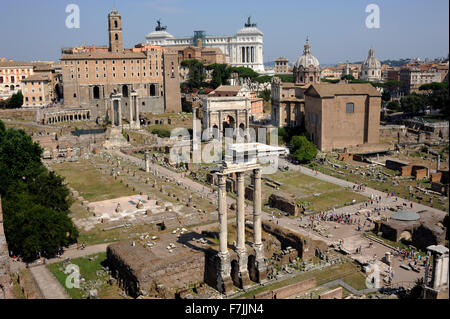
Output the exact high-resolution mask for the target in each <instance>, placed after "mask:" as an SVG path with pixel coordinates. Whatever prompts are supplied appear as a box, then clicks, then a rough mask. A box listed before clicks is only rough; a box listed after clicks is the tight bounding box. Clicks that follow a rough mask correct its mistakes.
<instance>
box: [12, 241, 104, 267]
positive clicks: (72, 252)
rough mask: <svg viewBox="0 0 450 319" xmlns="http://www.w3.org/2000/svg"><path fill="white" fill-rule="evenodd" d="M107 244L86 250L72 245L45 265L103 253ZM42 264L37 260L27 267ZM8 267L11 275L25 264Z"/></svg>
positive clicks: (18, 263)
mask: <svg viewBox="0 0 450 319" xmlns="http://www.w3.org/2000/svg"><path fill="white" fill-rule="evenodd" d="M109 244H110V243H106V244H99V245H93V246H86V248H85V249H83V250H82V249H77V246H76V245H72V246H70V247H69V248H68V249H65V250H64V254H63V256H62V257H61V258H58V257H55V258H50V259H46V260H45V263H46V264H54V263H57V262H60V261H63V260H64V259H66V258H78V257H83V256H89V255H93V254H97V253H101V252H105V251H106V248H107V247H108V245H109ZM43 263H44V261H43V259H39V260H36V261H35V262H33V263H31V264H29V265H28V266H29V267H30V269H32V268H35V267H40V266H41V265H43ZM10 265H11V272H12V273H14V272H17V271H19V270H21V269H24V268H25V267H26V264H25V263H23V262H19V261H11V263H10Z"/></svg>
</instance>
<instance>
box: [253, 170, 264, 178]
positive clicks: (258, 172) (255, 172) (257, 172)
mask: <svg viewBox="0 0 450 319" xmlns="http://www.w3.org/2000/svg"><path fill="white" fill-rule="evenodd" d="M253 176H254V177H255V178H261V177H262V170H261V169H260V168H257V169H254V170H253Z"/></svg>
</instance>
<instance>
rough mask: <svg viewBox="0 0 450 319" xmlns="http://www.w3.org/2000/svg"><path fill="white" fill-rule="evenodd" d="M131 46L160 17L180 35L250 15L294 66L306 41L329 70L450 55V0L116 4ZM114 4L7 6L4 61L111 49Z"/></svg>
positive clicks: (24, 2)
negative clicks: (71, 17) (372, 16)
mask: <svg viewBox="0 0 450 319" xmlns="http://www.w3.org/2000/svg"><path fill="white" fill-rule="evenodd" d="M115 2H116V7H117V9H118V11H119V12H120V13H121V14H122V19H123V28H124V44H125V46H126V47H133V46H134V45H135V44H136V43H140V42H144V41H145V35H146V34H147V33H149V32H151V31H153V30H154V27H155V25H156V19H158V18H161V19H162V23H163V25H167V26H168V30H167V31H168V32H170V33H171V34H173V35H174V36H189V35H192V34H193V31H194V30H205V31H206V32H207V34H210V35H233V34H234V33H235V32H236V31H238V30H239V29H240V28H242V27H243V26H244V23H245V21H246V19H247V16H249V15H251V16H252V20H255V22H257V23H258V28H259V29H260V30H261V31H262V32H263V33H264V61H265V62H267V61H273V60H274V59H275V58H277V57H279V56H285V57H287V58H289V60H290V61H291V62H293V61H295V60H296V59H297V57H298V56H299V55H301V53H302V51H303V45H304V42H305V39H306V37H307V36H309V38H310V43H311V46H312V52H313V54H314V55H315V56H316V57H317V58H318V59H319V61H320V62H321V63H322V64H332V63H337V62H345V61H347V60H349V61H361V60H364V59H365V57H366V56H367V52H368V50H369V48H370V47H371V46H373V47H374V49H375V55H376V56H377V57H378V58H379V59H396V58H401V57H416V56H419V57H422V58H425V57H430V58H434V57H440V56H447V54H448V52H449V42H448V41H449V1H448V0H426V1H425V0H422V1H418V0H312V1H311V0H308V1H304V0H278V1H273V0H271V1H267V0H228V1H223V0H221V1H218V0H189V1H187V0H115ZM71 3H74V4H77V5H78V6H79V7H80V11H81V13H80V14H81V28H80V29H67V28H66V27H65V20H66V17H67V15H68V14H66V13H65V8H66V6H67V5H68V4H71ZM113 3H114V0H14V1H2V5H1V11H0V29H1V30H3V33H2V39H1V41H0V57H6V58H9V59H14V60H37V59H40V60H58V59H59V57H60V50H61V47H65V46H75V45H80V44H86V45H91V44H97V45H101V44H107V42H108V33H107V14H108V13H109V12H110V11H111V9H112V7H113ZM371 3H374V4H377V5H378V6H379V7H380V28H379V29H368V28H366V26H365V20H366V17H367V15H368V13H366V12H365V8H366V6H367V5H368V4H371Z"/></svg>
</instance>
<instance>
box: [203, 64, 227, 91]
mask: <svg viewBox="0 0 450 319" xmlns="http://www.w3.org/2000/svg"><path fill="white" fill-rule="evenodd" d="M206 69H207V70H213V73H212V80H211V87H212V88H213V89H216V88H218V87H219V86H221V85H227V84H228V83H229V80H230V76H231V68H230V67H229V66H228V65H226V64H211V65H209V66H207V67H206Z"/></svg>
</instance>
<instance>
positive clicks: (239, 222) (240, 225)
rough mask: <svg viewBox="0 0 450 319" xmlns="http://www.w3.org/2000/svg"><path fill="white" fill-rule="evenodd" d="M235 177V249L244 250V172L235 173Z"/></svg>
mask: <svg viewBox="0 0 450 319" xmlns="http://www.w3.org/2000/svg"><path fill="white" fill-rule="evenodd" d="M236 178H237V195H238V198H237V214H236V228H237V246H236V248H237V250H238V251H239V250H245V193H244V192H245V189H244V173H236Z"/></svg>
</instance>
